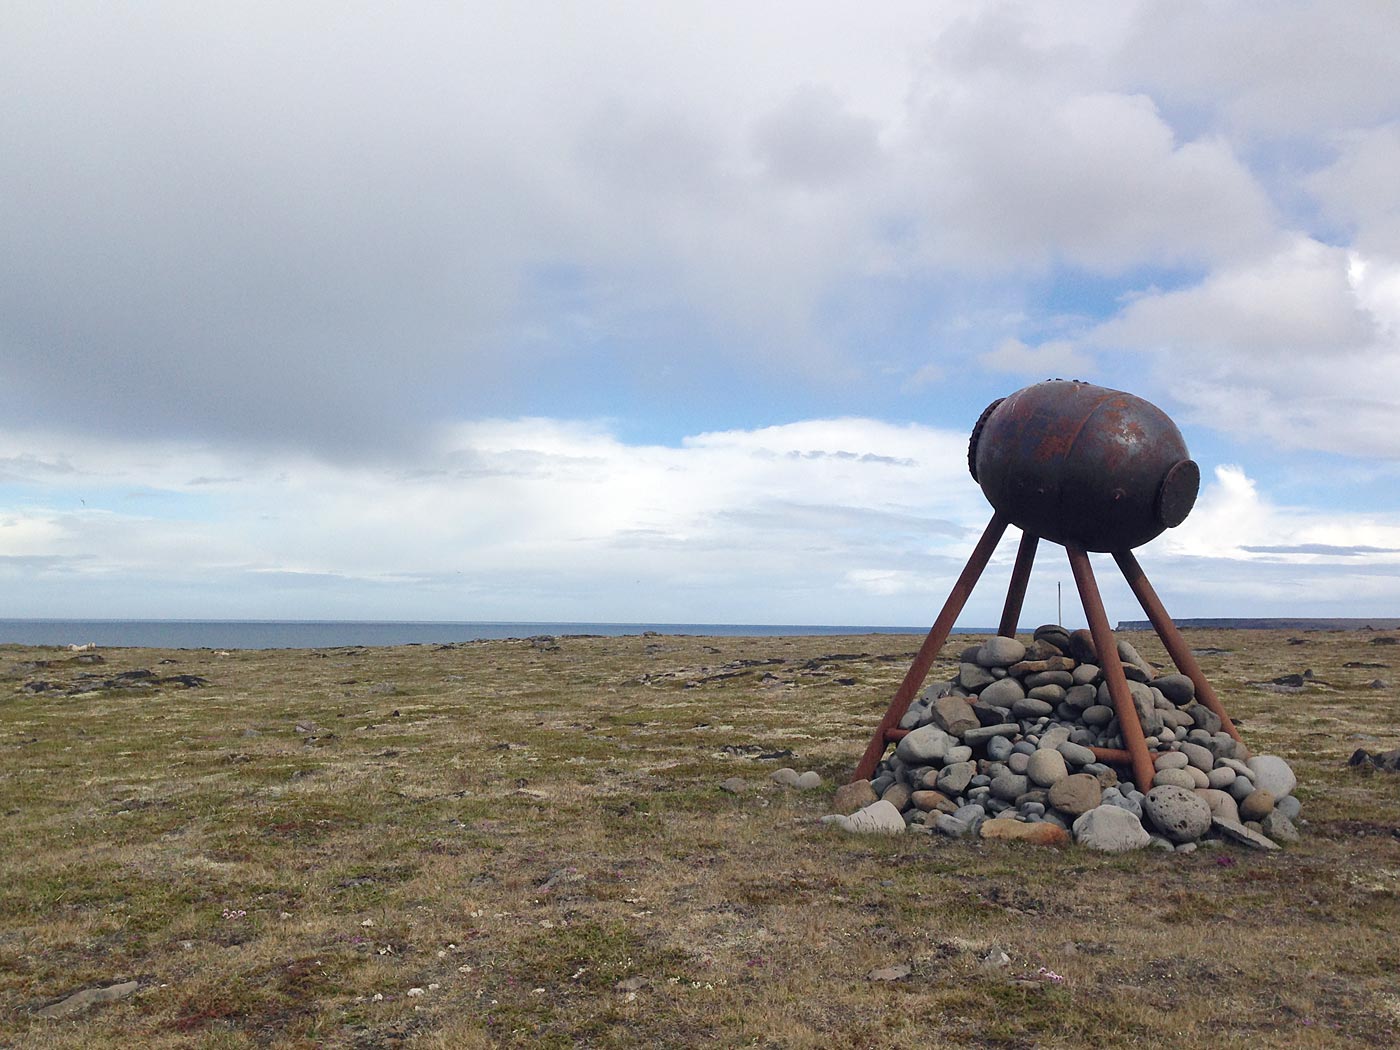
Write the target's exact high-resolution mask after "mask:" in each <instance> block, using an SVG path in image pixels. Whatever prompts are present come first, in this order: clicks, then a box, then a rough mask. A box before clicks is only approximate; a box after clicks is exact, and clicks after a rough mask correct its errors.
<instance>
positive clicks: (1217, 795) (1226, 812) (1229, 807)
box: [1196, 788, 1240, 822]
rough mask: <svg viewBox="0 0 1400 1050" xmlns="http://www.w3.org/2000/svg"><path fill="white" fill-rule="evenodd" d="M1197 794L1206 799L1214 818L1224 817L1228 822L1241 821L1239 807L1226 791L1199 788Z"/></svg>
mask: <svg viewBox="0 0 1400 1050" xmlns="http://www.w3.org/2000/svg"><path fill="white" fill-rule="evenodd" d="M1196 794H1197V795H1198V796H1200V797H1201V798H1203V799H1205V803H1206V805H1207V806H1209V807H1210V815H1211V816H1212V817H1224V818H1225V819H1226V820H1233V821H1236V822H1238V821H1239V819H1240V809H1239V805H1238V804H1237V803H1236V802H1235V800H1234V799H1233V798H1231V797H1230V796H1229V795H1228V794H1226V793H1225V792H1224V791H1218V790H1216V789H1215V788H1197V789H1196Z"/></svg>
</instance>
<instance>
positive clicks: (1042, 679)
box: [1024, 671, 1074, 700]
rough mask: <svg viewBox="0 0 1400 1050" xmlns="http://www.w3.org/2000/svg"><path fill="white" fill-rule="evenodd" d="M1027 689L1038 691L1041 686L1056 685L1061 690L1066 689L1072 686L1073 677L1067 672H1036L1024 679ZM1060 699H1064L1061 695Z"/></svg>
mask: <svg viewBox="0 0 1400 1050" xmlns="http://www.w3.org/2000/svg"><path fill="white" fill-rule="evenodd" d="M1024 681H1025V686H1026V688H1027V689H1039V688H1040V687H1041V686H1043V685H1057V686H1059V687H1060V688H1061V689H1068V688H1069V687H1070V686H1072V685H1074V676H1073V675H1072V674H1070V672H1068V671H1036V672H1035V673H1034V674H1028V675H1026V677H1025V680H1024ZM1060 699H1062V700H1063V699H1064V697H1063V695H1062V696H1061V697H1060Z"/></svg>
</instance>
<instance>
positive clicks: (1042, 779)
mask: <svg viewBox="0 0 1400 1050" xmlns="http://www.w3.org/2000/svg"><path fill="white" fill-rule="evenodd" d="M1026 776H1028V777H1030V778H1031V781H1032V783H1035V784H1038V785H1039V786H1040V787H1047V788H1048V787H1050V786H1051V785H1053V784H1055V783H1056V782H1057V781H1060V780H1063V779H1064V778H1065V777H1067V776H1069V769H1068V767H1067V766H1066V765H1065V756H1064V755H1062V754H1060V753H1059V752H1058V751H1049V750H1038V751H1036V752H1035V754H1033V755H1031V757H1030V761H1029V762H1028V763H1027V765H1026Z"/></svg>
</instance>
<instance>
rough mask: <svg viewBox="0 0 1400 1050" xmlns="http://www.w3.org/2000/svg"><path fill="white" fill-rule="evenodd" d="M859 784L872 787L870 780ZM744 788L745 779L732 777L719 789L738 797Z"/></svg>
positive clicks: (721, 783)
mask: <svg viewBox="0 0 1400 1050" xmlns="http://www.w3.org/2000/svg"><path fill="white" fill-rule="evenodd" d="M858 783H861V784H864V785H865V786H866V787H867V788H869V787H870V781H868V780H861V781H858ZM744 786H745V785H744V778H743V777H730V778H729V779H728V780H723V781H721V782H720V785H719V789H720V790H721V791H727V792H729V793H730V794H731V795H737V794H739V792H741V791H743V790H744ZM870 795H871V798H872V799H873V798H874V797H875V793H874V792H873V791H872V792H871V793H870Z"/></svg>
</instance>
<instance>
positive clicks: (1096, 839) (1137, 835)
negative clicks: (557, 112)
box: [1072, 805, 1152, 853]
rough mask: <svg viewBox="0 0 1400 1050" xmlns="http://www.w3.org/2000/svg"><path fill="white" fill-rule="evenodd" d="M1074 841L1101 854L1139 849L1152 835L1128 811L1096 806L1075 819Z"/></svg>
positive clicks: (1108, 806)
mask: <svg viewBox="0 0 1400 1050" xmlns="http://www.w3.org/2000/svg"><path fill="white" fill-rule="evenodd" d="M1072 830H1073V832H1074V841H1075V842H1077V843H1078V844H1079V845H1081V846H1085V847H1087V848H1088V849H1094V850H1099V851H1100V852H1103V853H1126V852H1128V851H1129V850H1135V849H1142V848H1143V847H1144V846H1146V845H1147V843H1148V842H1149V841H1150V840H1151V838H1152V836H1151V835H1149V834H1148V833H1147V830H1146V829H1145V828H1144V827H1143V826H1142V822H1141V821H1140V820H1138V819H1137V818H1136V817H1135V816H1133V814H1132V813H1130V812H1129V811H1128V810H1126V809H1123V808H1121V807H1119V806H1114V805H1102V806H1096V807H1095V808H1094V809H1091V810H1089V811H1087V812H1085V813H1081V814H1080V815H1079V816H1078V817H1077V818H1075V821H1074V824H1073V827H1072Z"/></svg>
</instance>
